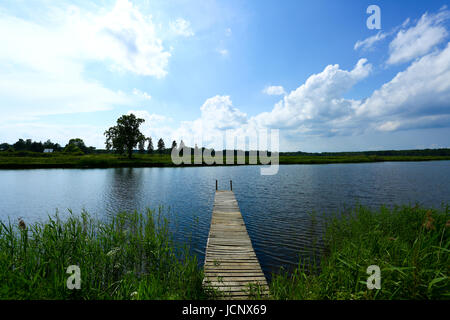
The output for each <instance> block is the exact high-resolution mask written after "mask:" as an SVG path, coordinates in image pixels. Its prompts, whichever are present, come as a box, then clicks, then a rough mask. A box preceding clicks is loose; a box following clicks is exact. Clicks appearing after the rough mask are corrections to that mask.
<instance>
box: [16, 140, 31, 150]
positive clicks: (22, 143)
mask: <svg viewBox="0 0 450 320" xmlns="http://www.w3.org/2000/svg"><path fill="white" fill-rule="evenodd" d="M30 144H31V143H30ZM13 147H14V150H17V151H22V150H26V147H27V145H26V143H25V141H24V140H23V139H19V140H18V141H17V142H16V143H14V144H13Z"/></svg>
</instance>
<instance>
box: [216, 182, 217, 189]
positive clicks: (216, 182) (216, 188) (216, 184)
mask: <svg viewBox="0 0 450 320" xmlns="http://www.w3.org/2000/svg"><path fill="white" fill-rule="evenodd" d="M216 191H217V180H216Z"/></svg>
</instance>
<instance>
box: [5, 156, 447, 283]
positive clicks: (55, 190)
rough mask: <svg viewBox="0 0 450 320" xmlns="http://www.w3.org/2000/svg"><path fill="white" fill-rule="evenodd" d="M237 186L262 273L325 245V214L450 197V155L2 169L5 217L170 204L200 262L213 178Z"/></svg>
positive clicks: (40, 217) (177, 228)
mask: <svg viewBox="0 0 450 320" xmlns="http://www.w3.org/2000/svg"><path fill="white" fill-rule="evenodd" d="M216 179H217V180H218V181H219V189H229V180H233V191H234V192H235V195H236V198H237V200H238V203H239V207H240V209H241V212H242V215H243V218H244V221H245V223H246V226H247V230H248V233H249V236H250V238H251V240H252V243H253V246H254V249H255V252H256V254H257V256H258V258H259V260H260V263H261V266H262V269H263V271H264V273H265V274H266V276H268V277H270V274H271V272H276V271H277V270H278V269H279V268H280V267H281V266H283V267H285V268H288V269H290V268H292V267H294V266H295V265H296V264H297V263H298V261H299V259H300V258H302V259H304V258H306V257H308V256H310V253H311V248H313V247H316V246H317V247H320V246H321V240H320V236H321V234H322V232H323V230H322V224H321V223H320V221H321V220H320V219H319V218H312V215H311V214H312V213H313V212H315V213H316V214H317V217H320V215H321V214H326V215H327V214H331V213H334V212H338V211H339V210H342V209H343V208H345V207H350V206H354V205H356V204H362V205H366V206H369V207H371V208H378V207H379V206H381V205H383V204H384V205H387V206H390V207H391V206H393V205H400V204H412V205H414V204H415V203H419V204H422V205H424V206H427V207H435V208H439V207H441V205H442V204H443V203H450V201H449V200H450V183H449V181H450V161H430V162H381V163H359V164H326V165H281V166H280V168H279V172H278V174H276V175H273V176H261V175H260V167H259V166H221V167H188V168H114V169H42V170H41V169H33V170H0V219H1V220H3V221H7V220H8V218H9V219H11V221H14V222H15V221H17V219H18V218H19V217H20V218H22V219H24V220H25V222H27V223H30V222H33V221H45V220H46V219H47V215H53V214H54V213H55V212H56V210H58V211H59V213H60V215H61V216H64V215H67V214H68V211H67V209H69V208H70V209H72V210H73V212H74V213H80V212H81V210H82V209H85V210H87V211H88V212H89V213H91V214H93V215H95V216H97V217H99V218H102V219H107V218H108V217H109V216H111V215H114V214H115V213H117V212H118V211H121V210H127V211H130V210H135V209H137V210H143V209H145V208H147V207H149V208H153V209H155V208H156V209H157V208H159V207H160V206H163V207H164V208H165V209H166V210H170V213H171V216H174V217H175V220H174V221H176V224H174V225H173V226H172V229H173V230H174V232H175V239H176V240H177V241H179V242H187V241H189V243H190V245H191V248H192V251H193V252H194V253H195V254H197V255H198V257H199V261H200V263H201V262H202V261H203V258H204V251H205V247H206V241H207V237H208V232H209V226H210V220H211V213H212V206H213V201H214V192H215V180H216Z"/></svg>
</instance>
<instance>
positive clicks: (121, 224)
mask: <svg viewBox="0 0 450 320" xmlns="http://www.w3.org/2000/svg"><path fill="white" fill-rule="evenodd" d="M70 265H77V266H79V267H80V271H81V288H80V289H79V290H77V289H73V290H69V289H68V288H67V285H66V282H67V279H68V278H69V276H70V274H67V273H66V270H67V268H68V266H70ZM202 280H203V273H202V270H201V268H199V267H198V263H197V260H196V258H195V257H194V256H191V255H189V254H187V249H186V248H184V249H183V248H178V247H176V246H175V245H174V243H173V241H172V237H171V234H170V232H169V229H168V221H167V219H166V218H163V215H162V214H161V211H158V212H156V213H155V212H154V211H151V210H147V211H146V212H143V213H139V212H133V213H125V212H123V213H119V214H117V215H116V216H115V217H113V218H111V219H110V221H108V222H106V223H105V222H101V221H99V220H96V219H94V218H92V217H91V216H90V215H89V214H87V213H86V212H83V213H82V214H81V215H74V214H72V213H71V214H70V215H69V217H65V218H64V219H61V217H60V216H59V215H58V214H56V215H55V216H53V217H49V219H48V221H47V222H45V223H41V222H37V223H34V224H30V225H26V224H25V222H24V223H23V224H22V223H19V224H13V223H11V222H9V223H4V222H0V299H204V298H207V294H208V293H207V292H205V291H204V290H203V288H202Z"/></svg>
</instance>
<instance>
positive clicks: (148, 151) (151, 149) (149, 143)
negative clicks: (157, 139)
mask: <svg viewBox="0 0 450 320" xmlns="http://www.w3.org/2000/svg"><path fill="white" fill-rule="evenodd" d="M147 141H148V145H147V153H149V154H150V153H153V150H154V148H153V140H152V137H148V138H147Z"/></svg>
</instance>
